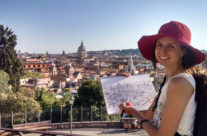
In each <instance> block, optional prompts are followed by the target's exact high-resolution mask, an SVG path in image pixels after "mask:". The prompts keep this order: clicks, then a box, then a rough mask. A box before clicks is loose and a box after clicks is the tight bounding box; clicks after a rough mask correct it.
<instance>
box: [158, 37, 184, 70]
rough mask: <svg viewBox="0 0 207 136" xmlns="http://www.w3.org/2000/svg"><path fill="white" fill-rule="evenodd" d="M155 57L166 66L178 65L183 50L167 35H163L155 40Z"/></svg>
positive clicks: (179, 64)
mask: <svg viewBox="0 0 207 136" xmlns="http://www.w3.org/2000/svg"><path fill="white" fill-rule="evenodd" d="M155 46H156V47H155V57H156V60H157V61H158V62H159V63H160V64H161V65H162V66H165V67H166V68H167V67H168V68H171V67H175V66H177V67H180V66H182V65H181V62H182V57H183V55H184V51H183V50H182V49H181V45H180V44H179V43H178V42H177V41H175V40H173V39H171V38H168V37H163V38H161V39H159V40H157V42H156V45H155Z"/></svg>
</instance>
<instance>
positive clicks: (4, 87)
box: [0, 70, 11, 94]
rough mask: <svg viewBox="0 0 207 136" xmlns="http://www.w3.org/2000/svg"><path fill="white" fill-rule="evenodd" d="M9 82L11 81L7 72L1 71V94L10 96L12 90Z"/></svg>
mask: <svg viewBox="0 0 207 136" xmlns="http://www.w3.org/2000/svg"><path fill="white" fill-rule="evenodd" d="M8 81H9V75H8V74H7V73H6V72H4V71H2V70H0V88H1V89H0V94H1V93H6V94H8V93H10V92H11V90H10V89H9V85H8Z"/></svg>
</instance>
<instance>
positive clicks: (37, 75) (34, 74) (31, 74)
mask: <svg viewBox="0 0 207 136" xmlns="http://www.w3.org/2000/svg"><path fill="white" fill-rule="evenodd" d="M25 77H26V78H43V77H44V75H42V74H40V73H37V72H25Z"/></svg>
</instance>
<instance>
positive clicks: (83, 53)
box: [77, 41, 87, 58]
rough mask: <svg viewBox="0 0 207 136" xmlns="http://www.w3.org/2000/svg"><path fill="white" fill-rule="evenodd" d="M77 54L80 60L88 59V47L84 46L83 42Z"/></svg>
mask: <svg viewBox="0 0 207 136" xmlns="http://www.w3.org/2000/svg"><path fill="white" fill-rule="evenodd" d="M77 53H78V56H79V57H80V58H84V57H87V51H86V47H85V46H84V45H83V41H82V42H81V45H80V46H79V47H78V52H77Z"/></svg>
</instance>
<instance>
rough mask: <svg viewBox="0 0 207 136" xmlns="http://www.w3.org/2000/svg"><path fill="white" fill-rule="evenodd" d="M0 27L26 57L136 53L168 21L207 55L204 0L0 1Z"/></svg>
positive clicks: (206, 26) (205, 4) (206, 10)
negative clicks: (176, 23)
mask: <svg viewBox="0 0 207 136" xmlns="http://www.w3.org/2000/svg"><path fill="white" fill-rule="evenodd" d="M0 3H1V8H0V24H3V25H4V26H8V27H9V28H11V29H12V30H13V31H14V33H15V34H16V35H17V43H18V44H17V46H16V50H21V52H29V53H46V51H48V52H49V53H62V51H63V50H65V52H66V53H69V52H76V51H77V49H78V46H79V45H80V43H81V41H82V40H83V42H84V45H85V46H86V49H87V50H88V51H91V50H109V49H131V48H133V49H135V48H137V41H138V39H139V38H140V37H141V36H142V35H151V34H155V33H157V31H158V29H159V27H160V26H161V25H162V24H164V23H166V22H169V21H171V20H176V21H180V22H183V23H184V24H186V25H187V26H188V27H189V28H190V29H191V32H192V40H191V44H192V45H193V46H195V47H197V48H198V49H207V46H206V44H207V15H206V13H207V1H206V0H192V1H190V0H173V1H172V0H0Z"/></svg>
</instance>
